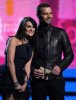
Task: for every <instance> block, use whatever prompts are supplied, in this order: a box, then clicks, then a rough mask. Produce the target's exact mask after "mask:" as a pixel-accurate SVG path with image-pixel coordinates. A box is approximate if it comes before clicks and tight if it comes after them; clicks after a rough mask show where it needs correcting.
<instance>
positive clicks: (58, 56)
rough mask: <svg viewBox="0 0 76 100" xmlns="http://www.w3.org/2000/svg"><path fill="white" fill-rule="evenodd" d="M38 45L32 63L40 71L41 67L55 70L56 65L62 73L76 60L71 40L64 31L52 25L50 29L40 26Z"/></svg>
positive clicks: (37, 38)
mask: <svg viewBox="0 0 76 100" xmlns="http://www.w3.org/2000/svg"><path fill="white" fill-rule="evenodd" d="M36 44H37V45H36V50H35V54H34V57H33V62H32V66H33V67H34V68H38V69H39V67H40V66H44V67H45V68H49V69H53V67H54V66H55V65H58V66H59V67H60V69H61V72H62V71H63V70H65V69H66V68H67V67H68V66H69V65H70V64H71V62H72V60H73V58H74V55H73V51H72V48H71V44H70V41H69V38H68V36H67V33H66V32H65V30H64V29H61V28H58V27H54V26H52V25H50V26H49V27H42V26H39V27H38V34H37V37H36ZM62 53H63V59H62Z"/></svg>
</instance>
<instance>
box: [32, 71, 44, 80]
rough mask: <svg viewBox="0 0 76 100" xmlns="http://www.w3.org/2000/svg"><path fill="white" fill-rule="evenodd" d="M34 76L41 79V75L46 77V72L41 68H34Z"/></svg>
mask: <svg viewBox="0 0 76 100" xmlns="http://www.w3.org/2000/svg"><path fill="white" fill-rule="evenodd" d="M33 73H34V77H35V78H36V79H39V78H40V77H44V72H43V71H41V70H39V69H34V72H33Z"/></svg>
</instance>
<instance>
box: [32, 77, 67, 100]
mask: <svg viewBox="0 0 76 100" xmlns="http://www.w3.org/2000/svg"><path fill="white" fill-rule="evenodd" d="M31 86H32V100H46V97H47V95H48V96H49V100H64V94H65V82H64V79H63V78H61V79H55V80H53V81H43V80H42V81H39V80H36V81H32V84H31Z"/></svg>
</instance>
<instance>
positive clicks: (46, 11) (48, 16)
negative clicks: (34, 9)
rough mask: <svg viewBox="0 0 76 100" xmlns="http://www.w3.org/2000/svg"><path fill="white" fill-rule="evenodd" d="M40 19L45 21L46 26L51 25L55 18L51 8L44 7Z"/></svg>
mask: <svg viewBox="0 0 76 100" xmlns="http://www.w3.org/2000/svg"><path fill="white" fill-rule="evenodd" d="M40 10H41V13H40V15H39V19H40V20H42V21H44V22H45V23H46V24H50V23H51V21H52V18H53V15H52V9H51V8H50V7H42V8H41V9H40Z"/></svg>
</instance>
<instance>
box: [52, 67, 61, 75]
mask: <svg viewBox="0 0 76 100" xmlns="http://www.w3.org/2000/svg"><path fill="white" fill-rule="evenodd" d="M60 72H61V70H60V67H59V66H54V68H53V69H52V74H55V75H59V74H60Z"/></svg>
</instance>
